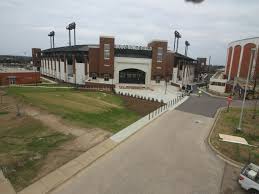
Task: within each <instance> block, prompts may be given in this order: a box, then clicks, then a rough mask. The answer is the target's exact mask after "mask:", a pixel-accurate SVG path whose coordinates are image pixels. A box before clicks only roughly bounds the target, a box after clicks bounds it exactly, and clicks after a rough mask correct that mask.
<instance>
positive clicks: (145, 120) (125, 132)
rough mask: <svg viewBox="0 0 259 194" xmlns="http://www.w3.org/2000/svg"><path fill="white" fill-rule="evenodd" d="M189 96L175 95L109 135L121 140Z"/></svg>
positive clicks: (118, 140) (115, 139) (116, 140)
mask: <svg viewBox="0 0 259 194" xmlns="http://www.w3.org/2000/svg"><path fill="white" fill-rule="evenodd" d="M188 98H189V97H188V96H185V95H184V94H182V95H180V96H177V97H176V98H174V99H172V100H171V101H169V102H167V103H166V104H164V105H163V106H161V107H159V108H158V109H156V110H154V111H153V112H151V113H149V114H148V115H146V116H144V117H142V118H141V119H139V120H137V121H136V122H135V123H132V124H131V125H129V126H128V127H126V128H124V129H123V130H121V131H119V132H118V133H116V134H115V135H113V136H112V137H110V138H111V139H112V140H113V141H115V142H118V143H119V142H121V141H123V140H125V139H126V138H127V137H129V136H130V135H132V134H134V133H136V132H137V131H138V130H140V129H141V128H142V127H144V126H145V125H147V124H148V123H150V122H151V121H152V120H154V119H156V118H157V117H159V116H160V115H162V114H163V113H165V112H167V111H168V110H172V109H174V108H176V107H177V106H178V105H180V103H182V102H183V101H185V100H187V99H188Z"/></svg>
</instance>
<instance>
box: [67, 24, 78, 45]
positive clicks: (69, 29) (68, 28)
mask: <svg viewBox="0 0 259 194" xmlns="http://www.w3.org/2000/svg"><path fill="white" fill-rule="evenodd" d="M66 29H67V30H68V36H69V46H71V32H70V31H71V30H74V45H76V23H75V22H72V23H70V24H68V26H67V27H66Z"/></svg>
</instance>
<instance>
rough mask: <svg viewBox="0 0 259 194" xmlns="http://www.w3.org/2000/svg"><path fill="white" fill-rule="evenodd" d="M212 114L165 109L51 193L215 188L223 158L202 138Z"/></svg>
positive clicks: (186, 193)
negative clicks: (153, 119) (215, 153)
mask: <svg viewBox="0 0 259 194" xmlns="http://www.w3.org/2000/svg"><path fill="white" fill-rule="evenodd" d="M213 120H214V119H213V118H209V117H205V116H202V115H197V114H191V113H186V112H182V111H178V110H173V111H169V112H166V113H165V114H164V115H163V116H162V117H159V118H158V119H156V120H155V121H154V122H152V123H151V124H149V125H148V126H146V127H145V128H143V129H142V130H141V131H139V132H138V133H136V134H135V135H133V136H131V137H130V138H129V139H127V140H126V141H125V142H123V143H122V144H120V146H118V147H116V148H114V149H113V150H112V151H111V152H110V153H109V154H106V155H105V156H104V157H102V158H100V159H99V160H98V161H96V162H95V163H93V164H92V165H91V166H89V167H88V168H86V169H85V170H83V171H81V172H80V173H78V174H77V175H76V176H75V177H74V178H72V179H71V180H69V181H67V182H66V183H65V184H63V185H62V186H60V187H58V188H57V189H56V190H54V191H53V193H55V194H74V193H89V194H100V193H102V194H117V193H118V194H120V193H123V194H132V193H135V194H138V193H139V194H142V193H148V194H153V193H154V194H157V193H161V194H167V193H168V194H172V193H176V194H177V193H181V194H190V193H197V194H198V193H210V194H213V193H215V194H216V193H219V192H220V185H221V179H222V176H223V169H224V162H223V161H221V160H220V159H219V158H218V157H216V156H215V155H214V153H212V152H211V151H210V149H208V147H207V145H206V143H205V142H206V141H205V140H206V137H207V135H208V133H209V130H210V128H211V126H212V124H213Z"/></svg>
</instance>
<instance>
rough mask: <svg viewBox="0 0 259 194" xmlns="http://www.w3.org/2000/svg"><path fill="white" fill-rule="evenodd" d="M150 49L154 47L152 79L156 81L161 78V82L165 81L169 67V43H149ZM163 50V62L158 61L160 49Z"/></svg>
mask: <svg viewBox="0 0 259 194" xmlns="http://www.w3.org/2000/svg"><path fill="white" fill-rule="evenodd" d="M148 46H149V47H152V68H151V79H152V80H155V79H156V77H157V76H160V78H161V80H164V77H165V74H166V68H167V67H168V66H167V42H165V41H153V42H151V43H149V45H148ZM159 47H161V48H162V49H163V57H162V62H158V61H157V53H158V52H157V51H158V48H159Z"/></svg>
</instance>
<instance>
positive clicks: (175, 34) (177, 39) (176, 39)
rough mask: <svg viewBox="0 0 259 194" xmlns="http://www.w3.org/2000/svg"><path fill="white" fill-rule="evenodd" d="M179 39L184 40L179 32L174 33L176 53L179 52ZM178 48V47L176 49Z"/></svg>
mask: <svg viewBox="0 0 259 194" xmlns="http://www.w3.org/2000/svg"><path fill="white" fill-rule="evenodd" d="M179 38H182V36H181V34H180V33H179V32H178V31H176V30H175V31H174V51H175V52H178V45H179ZM175 46H176V47H175Z"/></svg>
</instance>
